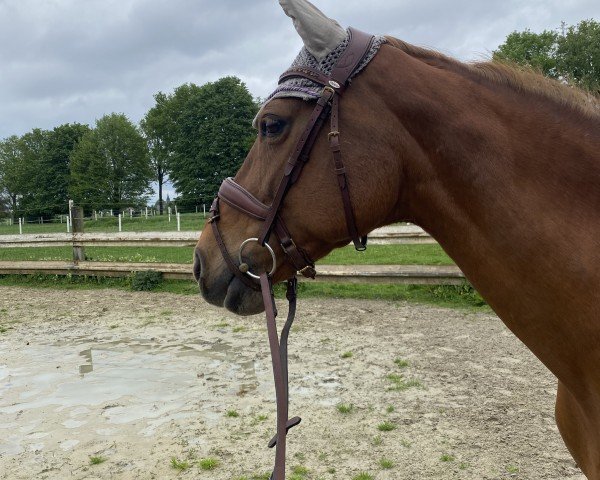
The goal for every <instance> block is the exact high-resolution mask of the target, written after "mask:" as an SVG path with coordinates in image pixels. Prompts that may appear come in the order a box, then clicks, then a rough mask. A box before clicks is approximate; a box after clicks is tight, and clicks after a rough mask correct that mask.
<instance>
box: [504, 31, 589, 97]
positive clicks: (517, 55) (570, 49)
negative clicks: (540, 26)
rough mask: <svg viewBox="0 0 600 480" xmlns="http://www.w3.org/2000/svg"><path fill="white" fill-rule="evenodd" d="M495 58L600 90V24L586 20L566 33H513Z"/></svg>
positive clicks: (577, 84)
mask: <svg viewBox="0 0 600 480" xmlns="http://www.w3.org/2000/svg"><path fill="white" fill-rule="evenodd" d="M494 59H495V60H510V61H513V62H515V63H518V64H520V65H526V66H530V67H533V68H534V69H537V70H539V71H541V72H542V73H543V74H544V75H547V76H549V77H552V78H556V79H559V80H561V81H564V82H567V83H569V84H571V85H576V86H579V87H582V88H585V89H587V90H589V91H591V92H595V93H599V92H600V23H599V22H596V21H594V20H583V21H582V22H580V23H579V24H577V25H575V26H570V27H563V29H562V33H561V34H559V33H557V32H549V31H544V32H542V33H540V34H537V33H533V32H531V31H530V30H525V31H524V32H513V33H511V34H510V35H508V37H507V38H506V41H505V42H504V43H503V44H502V45H500V46H499V47H498V49H497V50H496V51H495V52H494Z"/></svg>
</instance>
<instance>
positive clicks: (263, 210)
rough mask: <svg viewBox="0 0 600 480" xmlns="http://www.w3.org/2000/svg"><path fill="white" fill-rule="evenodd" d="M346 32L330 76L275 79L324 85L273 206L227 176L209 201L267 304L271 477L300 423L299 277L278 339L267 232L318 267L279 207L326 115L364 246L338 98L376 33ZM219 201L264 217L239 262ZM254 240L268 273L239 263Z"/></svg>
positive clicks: (357, 242) (299, 73)
mask: <svg viewBox="0 0 600 480" xmlns="http://www.w3.org/2000/svg"><path fill="white" fill-rule="evenodd" d="M349 34H350V38H349V43H348V46H347V48H346V49H345V50H344V52H343V53H342V54H341V56H340V57H339V58H338V60H337V61H336V63H335V65H334V66H333V69H332V71H331V74H330V75H329V76H327V75H324V74H323V73H322V72H320V71H318V70H316V69H313V68H309V67H300V68H291V69H290V70H288V71H286V72H285V73H284V74H283V75H282V76H281V77H280V79H279V83H280V84H281V83H282V82H284V81H286V80H289V79H290V78H305V79H307V80H310V81H312V82H314V83H317V84H319V85H321V86H322V87H323V90H322V92H321V95H320V98H319V99H318V100H317V104H316V106H315V108H314V110H313V112H312V114H311V116H310V118H309V120H308V122H307V125H306V128H305V129H304V131H303V133H302V135H301V136H300V138H299V140H298V143H297V144H296V148H295V149H294V151H293V153H292V154H291V156H290V158H289V159H288V161H287V163H286V165H285V170H284V173H283V177H282V179H281V182H280V184H279V187H278V188H277V192H276V194H275V197H274V200H273V202H272V203H271V206H267V205H265V204H264V203H262V202H261V201H260V200H258V199H257V198H256V197H255V196H254V195H252V194H251V193H250V192H248V191H247V190H246V189H244V188H243V187H242V186H240V185H238V184H237V183H236V182H235V181H234V180H233V179H232V178H227V179H226V180H225V181H224V182H223V183H222V185H221V187H220V189H219V193H218V195H217V198H216V199H215V201H214V202H213V204H212V206H211V213H212V216H211V218H210V220H209V222H210V224H211V226H212V231H213V234H214V237H215V240H216V242H217V245H218V246H219V249H220V250H221V254H222V255H223V258H224V260H225V262H226V264H227V267H228V268H229V270H230V271H231V273H233V275H235V277H236V278H238V279H239V280H240V281H241V282H242V283H243V284H244V285H246V286H247V287H249V288H251V289H253V290H256V291H261V292H262V297H263V301H264V304H265V313H266V316H267V328H268V332H269V345H270V348H271V359H272V363H273V376H274V379H275V393H276V399H277V434H276V435H275V437H274V438H273V439H272V440H271V442H269V448H272V447H274V446H277V451H276V455H275V469H274V471H273V474H272V475H271V480H284V479H285V447H286V435H287V432H288V430H289V429H290V428H292V427H294V426H296V425H298V424H299V423H300V418H299V417H294V418H292V419H288V406H289V389H288V372H287V370H288V368H287V365H288V361H287V338H288V334H289V331H290V328H291V326H292V322H293V321H294V316H295V311H296V289H297V280H296V277H295V276H293V277H292V278H290V279H289V280H287V295H286V296H287V299H288V302H289V312H288V318H287V322H286V323H285V326H284V327H283V330H282V333H281V339H278V336H277V325H276V321H275V318H276V317H277V310H276V309H275V302H274V296H273V285H272V275H273V274H274V272H275V270H276V268H277V265H276V258H275V253H274V251H273V249H272V248H271V246H270V245H269V244H268V243H267V242H268V241H269V238H270V236H271V234H272V233H274V234H275V236H276V237H277V239H278V241H279V244H280V246H281V248H282V250H283V252H284V253H285V255H286V258H287V260H288V261H289V262H290V263H291V264H292V265H293V266H294V269H295V270H296V271H297V272H299V273H301V274H302V275H304V276H305V277H308V278H314V277H315V275H316V273H317V272H316V270H315V263H314V261H313V260H312V259H311V258H310V256H309V254H308V253H307V252H306V251H305V250H304V249H302V248H301V247H299V246H297V245H296V243H295V242H294V241H293V240H292V236H291V234H290V232H289V230H288V228H287V227H286V225H285V222H284V221H283V218H282V216H281V212H280V210H281V206H282V204H283V201H284V199H285V196H286V195H287V193H288V191H289V189H290V187H291V186H292V185H293V184H294V183H296V182H297V181H298V178H299V177H300V175H301V173H302V169H303V168H304V166H305V164H306V163H307V162H308V160H309V158H310V151H311V150H312V147H313V146H314V144H315V142H316V140H317V138H318V135H319V133H320V131H321V129H322V127H323V125H324V124H325V121H326V120H327V118H328V117H330V126H331V129H330V132H329V134H328V140H329V147H330V149H331V152H332V155H333V161H334V167H335V168H334V172H335V174H336V176H337V180H338V185H339V187H340V192H341V195H342V202H343V205H344V216H345V218H346V225H347V229H348V235H349V237H350V238H351V239H352V242H353V243H354V247H355V248H356V250H359V251H362V250H365V249H366V244H367V237H366V236H363V237H361V236H360V235H359V232H358V229H357V227H356V221H355V218H354V210H353V208H352V202H351V199H350V192H349V185H348V179H347V176H346V169H345V168H344V163H343V160H342V153H341V147H340V131H339V101H340V97H341V96H342V95H343V93H344V92H345V90H346V88H347V87H348V86H349V79H350V78H351V77H352V75H353V73H354V72H355V71H356V70H357V69H358V67H359V66H360V64H361V62H362V60H363V59H364V58H365V56H366V55H367V53H368V52H369V51H370V49H371V46H372V44H373V41H374V38H375V37H373V36H372V35H368V34H366V33H363V32H361V31H359V30H356V29H353V28H350V29H349ZM220 202H223V203H226V204H227V205H229V206H230V207H232V208H234V209H236V210H238V211H240V212H242V213H243V214H245V215H247V216H249V217H251V218H254V219H256V220H259V221H262V222H263V224H262V228H261V230H260V233H259V235H258V237H257V238H250V239H248V240H246V241H244V242H243V243H242V244H241V246H240V248H239V254H238V260H239V264H236V262H235V261H234V259H233V258H232V257H231V255H230V254H229V252H228V250H227V247H226V245H225V242H224V240H223V236H222V235H221V232H220V231H219V227H218V220H219V218H220ZM253 242H256V243H258V244H259V245H261V246H263V247H265V248H267V249H268V251H269V253H270V255H271V259H272V266H271V269H270V272H269V273H262V274H261V275H256V274H254V273H252V272H251V271H250V267H249V266H248V264H246V263H244V262H243V250H244V248H245V247H246V245H248V244H250V243H253Z"/></svg>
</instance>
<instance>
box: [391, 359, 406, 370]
mask: <svg viewBox="0 0 600 480" xmlns="http://www.w3.org/2000/svg"><path fill="white" fill-rule="evenodd" d="M394 363H395V364H396V365H397V366H398V367H400V368H406V367H408V365H409V364H408V361H406V360H403V359H401V358H396V359H395V360H394Z"/></svg>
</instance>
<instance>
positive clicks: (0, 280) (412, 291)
mask: <svg viewBox="0 0 600 480" xmlns="http://www.w3.org/2000/svg"><path fill="white" fill-rule="evenodd" d="M0 287H31V288H58V289H62V290H80V289H84V290H89V289H100V290H101V289H106V288H116V289H120V290H131V289H132V278H131V277H129V278H108V277H85V276H57V275H0ZM153 291H154V292H162V293H175V294H179V295H199V291H198V285H196V283H195V282H193V281H187V280H164V281H162V282H161V283H160V284H159V285H157V286H156V288H154V289H153ZM275 291H276V295H277V297H278V298H280V299H283V298H284V297H285V289H284V287H283V285H278V286H277V288H276V290H275ZM298 295H299V297H300V298H302V297H304V298H307V297H309V298H359V299H367V300H385V301H406V302H415V303H426V304H430V305H437V306H441V307H450V308H463V309H469V310H471V309H476V310H485V311H489V310H490V308H489V307H488V306H487V305H486V304H485V302H484V300H483V299H482V298H481V296H480V295H479V294H478V293H477V292H476V291H475V290H474V289H473V287H471V286H470V285H468V284H465V285H455V286H450V285H447V286H444V285H431V286H428V285H386V284H378V285H368V284H356V285H355V284H340V283H312V282H310V281H306V282H301V283H300V284H299V286H298Z"/></svg>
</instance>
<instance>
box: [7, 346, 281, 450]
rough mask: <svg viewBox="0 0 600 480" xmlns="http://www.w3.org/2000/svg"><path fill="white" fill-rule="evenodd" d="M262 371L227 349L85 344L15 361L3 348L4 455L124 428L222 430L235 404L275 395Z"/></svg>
mask: <svg viewBox="0 0 600 480" xmlns="http://www.w3.org/2000/svg"><path fill="white" fill-rule="evenodd" d="M94 340H96V339H94ZM255 364H256V361H255V360H252V359H249V358H247V357H243V356H242V355H240V353H239V351H234V350H233V348H232V347H231V346H230V345H229V344H228V343H226V342H223V341H217V342H215V343H213V344H210V343H208V342H206V341H203V340H196V341H190V342H189V343H185V344H174V343H167V342H165V341H164V339H163V340H162V342H159V341H157V340H156V339H154V338H153V339H140V338H124V339H122V340H116V341H115V340H111V341H107V342H102V343H91V342H90V341H89V340H88V341H87V342H86V341H85V339H83V338H80V339H78V340H76V341H75V342H74V343H71V344H69V343H66V342H61V343H55V344H52V345H29V346H26V347H24V348H23V349H20V350H18V351H12V352H10V353H8V346H6V345H0V455H2V454H8V455H15V454H19V453H21V452H23V451H26V450H31V449H32V448H34V447H35V450H41V449H42V448H43V444H41V443H40V441H39V439H40V438H44V437H46V436H47V435H49V434H51V436H52V435H54V434H56V435H54V436H55V437H57V438H62V439H64V440H63V441H62V442H61V443H58V444H57V443H55V447H59V448H61V449H63V450H70V449H72V448H73V447H75V446H76V445H78V444H79V443H80V440H79V438H80V435H84V434H87V435H102V436H107V435H111V434H113V433H114V432H115V429H118V428H128V429H131V428H132V427H131V426H133V428H134V431H135V433H136V434H137V435H142V436H151V435H154V434H155V433H156V430H157V429H159V428H160V427H161V426H163V425H165V424H167V423H168V422H170V421H173V420H182V419H185V418H188V417H191V416H196V417H198V416H201V417H203V420H204V421H205V422H206V423H207V424H210V425H217V424H218V423H219V422H220V421H222V419H223V415H222V413H221V412H222V409H223V405H226V404H227V398H226V397H227V396H232V397H233V396H240V395H242V394H245V393H247V392H249V391H251V390H256V389H258V388H260V390H263V389H264V390H265V391H266V390H267V389H269V386H270V384H269V385H265V386H264V387H263V386H261V382H262V381H263V380H262V378H261V379H259V378H258V377H257V373H256V368H255ZM262 370H263V366H262V365H259V372H260V376H261V377H263V372H262ZM211 379H212V380H211ZM266 380H267V381H268V380H270V379H266ZM240 392H242V394H241V393H240ZM216 395H218V397H216ZM215 398H219V402H220V403H218V404H214V399H215ZM34 441H35V442H34Z"/></svg>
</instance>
